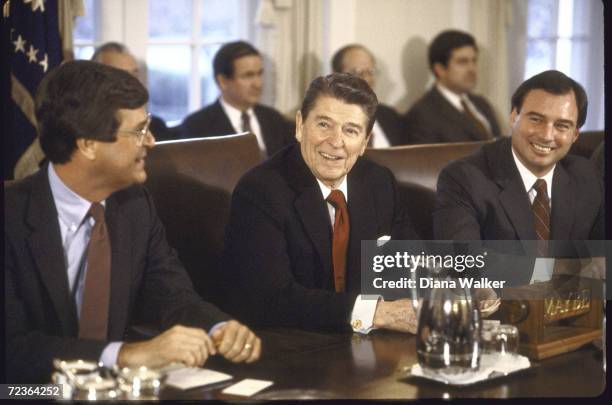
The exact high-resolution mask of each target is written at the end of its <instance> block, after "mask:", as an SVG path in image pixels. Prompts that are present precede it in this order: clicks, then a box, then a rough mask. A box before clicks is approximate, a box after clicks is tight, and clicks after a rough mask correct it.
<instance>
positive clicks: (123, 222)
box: [4, 61, 261, 383]
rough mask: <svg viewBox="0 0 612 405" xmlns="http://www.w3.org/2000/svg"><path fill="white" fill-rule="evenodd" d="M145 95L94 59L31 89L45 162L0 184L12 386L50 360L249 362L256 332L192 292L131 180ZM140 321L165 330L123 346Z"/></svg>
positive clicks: (135, 178) (143, 142)
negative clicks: (219, 358) (34, 90)
mask: <svg viewBox="0 0 612 405" xmlns="http://www.w3.org/2000/svg"><path fill="white" fill-rule="evenodd" d="M147 99H148V93H147V91H146V89H145V88H144V87H143V86H142V84H141V83H140V82H139V81H138V80H137V79H136V78H134V77H133V76H132V75H130V74H129V73H127V72H125V71H123V70H119V69H115V68H112V67H109V66H105V65H102V64H99V63H96V62H91V61H71V62H67V63H65V64H62V65H60V66H59V67H57V68H56V69H55V70H53V71H51V72H50V73H49V74H48V75H47V76H46V77H45V78H44V79H43V81H42V83H41V85H40V87H39V89H38V92H37V97H36V118H37V120H38V124H39V131H40V142H41V146H42V149H43V151H44V152H45V154H46V156H47V157H48V159H49V163H47V164H45V165H44V166H43V167H42V168H41V170H39V171H38V172H37V173H35V174H33V175H31V176H29V177H26V178H25V179H23V180H21V181H18V182H15V183H13V184H11V185H10V186H9V187H7V188H6V190H5V217H4V218H5V221H6V223H5V259H4V268H5V280H4V281H5V301H6V306H5V321H6V325H5V326H6V328H5V337H6V352H5V356H6V377H7V380H8V381H10V382H23V383H44V382H48V381H49V379H50V376H51V371H52V361H53V359H55V358H59V359H65V360H71V359H83V360H88V361H94V362H97V361H100V362H102V363H103V364H104V365H105V366H108V367H112V366H114V365H117V366H119V367H139V366H148V367H154V368H155V367H162V366H165V365H167V364H170V363H172V362H179V363H183V364H185V365H187V366H201V365H202V364H204V362H205V361H206V360H207V358H208V357H209V356H211V355H214V354H217V353H219V354H221V355H222V356H224V357H225V358H227V359H228V360H230V361H232V362H252V361H255V360H257V359H258V358H259V355H260V350H261V343H260V340H259V339H258V338H257V337H256V336H255V335H254V334H253V332H252V331H250V330H249V329H248V328H247V327H246V326H244V325H242V324H240V323H238V322H237V321H235V320H230V317H229V316H228V315H227V314H225V313H223V312H222V311H220V310H219V309H217V308H216V307H215V306H213V305H211V304H209V303H206V302H204V301H203V300H202V299H201V298H200V297H199V296H198V295H197V294H196V293H195V292H194V290H193V286H192V284H191V281H190V280H189V277H188V275H187V273H186V271H185V270H184V268H183V267H182V265H181V263H180V262H179V260H178V258H177V256H176V253H175V251H174V250H173V249H172V248H171V247H170V246H168V244H167V242H166V238H165V233H164V227H163V225H162V223H161V222H160V220H159V218H158V217H157V214H156V212H155V208H154V206H153V201H152V199H151V196H150V195H149V194H148V192H147V191H146V189H144V188H143V187H142V186H141V184H142V183H143V182H144V181H145V180H146V177H147V174H146V171H145V158H146V155H147V151H148V150H149V149H150V148H152V147H154V146H155V138H154V137H153V134H152V133H151V132H150V130H149V125H150V123H151V116H150V114H148V113H147V111H146V109H145V105H146V102H147ZM143 323H144V324H147V325H150V324H155V325H156V326H158V327H159V330H161V331H163V332H162V333H161V334H159V335H158V336H156V337H154V338H151V339H149V340H145V341H137V342H126V341H125V340H126V334H127V332H128V330H129V327H131V326H133V325H135V324H143ZM207 331H208V333H207Z"/></svg>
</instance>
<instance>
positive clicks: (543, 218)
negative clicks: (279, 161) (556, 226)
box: [531, 179, 550, 256]
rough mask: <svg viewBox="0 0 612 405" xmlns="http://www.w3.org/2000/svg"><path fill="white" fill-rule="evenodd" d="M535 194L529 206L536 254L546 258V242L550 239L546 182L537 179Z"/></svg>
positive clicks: (534, 186)
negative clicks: (533, 228)
mask: <svg viewBox="0 0 612 405" xmlns="http://www.w3.org/2000/svg"><path fill="white" fill-rule="evenodd" d="M533 189H534V190H535V191H536V192H537V195H536V197H535V198H534V200H533V204H531V210H532V211H533V217H534V218H533V219H534V227H535V231H536V234H537V235H538V254H539V255H540V256H547V253H548V246H547V245H548V240H549V239H550V202H549V199H548V193H547V191H546V180H543V179H537V180H536V182H535V183H534V185H533Z"/></svg>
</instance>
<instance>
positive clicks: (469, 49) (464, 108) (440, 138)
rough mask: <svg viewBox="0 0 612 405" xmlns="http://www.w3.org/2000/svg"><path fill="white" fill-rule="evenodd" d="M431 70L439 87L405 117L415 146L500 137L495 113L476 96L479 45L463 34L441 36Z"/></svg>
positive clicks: (431, 52)
mask: <svg viewBox="0 0 612 405" xmlns="http://www.w3.org/2000/svg"><path fill="white" fill-rule="evenodd" d="M428 54H429V68H430V69H431V71H432V73H433V74H434V76H435V79H436V81H435V84H434V85H433V86H432V88H431V89H430V90H429V91H428V92H427V93H425V95H423V96H422V97H421V98H420V99H419V100H418V101H417V102H416V103H415V104H414V105H413V106H412V107H411V108H410V109H409V110H408V112H407V113H406V114H405V116H404V125H405V130H406V134H407V136H408V137H410V139H411V143H436V142H465V141H483V140H488V139H493V138H495V137H499V136H500V129H499V124H498V122H497V119H496V118H495V112H494V110H493V108H492V107H491V105H490V104H489V102H488V101H487V100H486V99H485V98H484V97H482V96H478V95H476V94H473V93H472V91H473V90H474V88H475V87H476V79H477V74H476V71H477V61H478V46H477V45H476V41H475V40H474V37H472V36H471V35H470V34H468V33H466V32H462V31H456V30H449V31H443V32H442V33H440V34H438V36H436V37H435V38H434V40H433V41H432V43H431V45H430V46H429V52H428Z"/></svg>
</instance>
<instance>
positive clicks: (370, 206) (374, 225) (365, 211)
mask: <svg viewBox="0 0 612 405" xmlns="http://www.w3.org/2000/svg"><path fill="white" fill-rule="evenodd" d="M360 160H361V158H359V160H358V161H357V163H356V164H355V167H353V169H352V170H351V171H350V172H349V174H348V184H347V187H348V195H349V198H348V211H349V221H350V226H351V231H350V239H349V248H348V257H347V275H346V276H347V290H349V291H354V290H359V289H360V288H361V272H360V269H361V241H362V240H376V238H378V237H379V236H382V235H378V234H377V232H378V223H379V221H378V220H377V215H376V207H375V205H374V198H373V197H372V193H371V191H370V190H369V189H368V184H366V182H365V181H364V174H362V173H360Z"/></svg>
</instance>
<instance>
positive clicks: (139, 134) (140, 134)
mask: <svg viewBox="0 0 612 405" xmlns="http://www.w3.org/2000/svg"><path fill="white" fill-rule="evenodd" d="M150 126H151V113H147V121H146V122H145V124H144V126H143V127H142V129H120V130H118V131H117V132H125V133H126V134H132V135H135V136H136V142H138V144H139V145H142V142H143V141H144V138H145V136H147V134H148V133H149V127H150Z"/></svg>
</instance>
